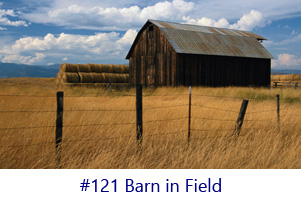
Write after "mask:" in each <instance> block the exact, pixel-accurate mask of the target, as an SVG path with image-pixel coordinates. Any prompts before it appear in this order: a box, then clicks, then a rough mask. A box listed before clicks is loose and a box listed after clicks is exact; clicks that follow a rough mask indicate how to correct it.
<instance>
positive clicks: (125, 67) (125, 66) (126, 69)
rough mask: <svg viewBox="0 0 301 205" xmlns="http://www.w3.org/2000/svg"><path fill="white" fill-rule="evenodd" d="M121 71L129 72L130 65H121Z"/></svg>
mask: <svg viewBox="0 0 301 205" xmlns="http://www.w3.org/2000/svg"><path fill="white" fill-rule="evenodd" d="M123 73H130V66H128V65H123Z"/></svg>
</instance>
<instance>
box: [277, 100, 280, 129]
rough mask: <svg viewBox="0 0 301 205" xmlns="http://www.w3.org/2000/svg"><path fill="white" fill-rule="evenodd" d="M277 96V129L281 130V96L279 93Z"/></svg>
mask: <svg viewBox="0 0 301 205" xmlns="http://www.w3.org/2000/svg"><path fill="white" fill-rule="evenodd" d="M276 98H277V129H278V132H279V131H280V99H279V98H280V97H279V94H277V95H276Z"/></svg>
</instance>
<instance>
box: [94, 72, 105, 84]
mask: <svg viewBox="0 0 301 205" xmlns="http://www.w3.org/2000/svg"><path fill="white" fill-rule="evenodd" d="M93 83H105V74H104V73H93Z"/></svg>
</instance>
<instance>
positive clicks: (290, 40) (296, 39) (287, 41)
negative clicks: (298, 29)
mask: <svg viewBox="0 0 301 205" xmlns="http://www.w3.org/2000/svg"><path fill="white" fill-rule="evenodd" d="M300 42H301V34H298V35H297V36H294V37H293V38H288V39H285V40H283V41H280V42H274V41H265V42H263V45H264V46H265V47H270V46H284V45H289V44H296V43H300Z"/></svg>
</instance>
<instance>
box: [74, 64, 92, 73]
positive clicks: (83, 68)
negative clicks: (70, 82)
mask: <svg viewBox="0 0 301 205" xmlns="http://www.w3.org/2000/svg"><path fill="white" fill-rule="evenodd" d="M76 66H77V68H78V72H83V73H90V72H91V71H90V67H88V66H86V65H83V64H76Z"/></svg>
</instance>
